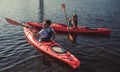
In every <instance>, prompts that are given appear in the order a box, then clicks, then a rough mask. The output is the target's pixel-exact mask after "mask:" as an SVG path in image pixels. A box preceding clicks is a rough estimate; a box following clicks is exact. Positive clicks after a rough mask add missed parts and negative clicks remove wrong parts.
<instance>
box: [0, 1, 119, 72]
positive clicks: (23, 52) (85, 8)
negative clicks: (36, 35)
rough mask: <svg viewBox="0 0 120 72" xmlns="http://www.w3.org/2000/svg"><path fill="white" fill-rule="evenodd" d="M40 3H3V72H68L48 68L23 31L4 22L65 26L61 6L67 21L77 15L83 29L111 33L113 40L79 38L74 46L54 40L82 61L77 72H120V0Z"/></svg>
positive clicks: (0, 35) (0, 34)
mask: <svg viewBox="0 0 120 72" xmlns="http://www.w3.org/2000/svg"><path fill="white" fill-rule="evenodd" d="M40 2H41V1H39V0H0V72H69V70H68V69H66V68H64V66H60V65H59V64H57V63H54V62H52V63H51V64H52V65H51V66H48V65H45V64H44V63H43V62H42V57H41V53H40V52H38V51H37V50H36V49H34V48H33V47H32V46H31V45H30V44H28V42H27V41H26V39H25V37H24V32H23V29H22V27H19V26H13V25H10V24H8V23H7V22H6V21H5V19H4V18H5V17H9V18H12V19H15V20H17V21H18V22H24V21H35V22H41V21H42V20H43V18H49V19H51V20H52V21H53V22H59V23H65V18H64V13H63V12H62V10H61V7H60V5H61V4H62V3H65V4H66V6H67V14H68V17H70V16H71V14H73V13H77V14H78V18H79V24H80V25H82V26H89V27H106V28H110V29H111V30H112V33H111V36H110V37H102V36H83V35H79V36H78V37H77V44H74V45H73V44H71V43H70V42H69V41H68V40H67V39H66V38H56V39H55V40H56V41H57V42H59V43H60V44H61V45H62V46H64V47H65V48H66V49H68V50H69V51H70V52H71V53H72V54H74V55H75V56H76V57H77V58H78V59H79V60H80V61H81V66H79V68H78V72H120V32H119V31H120V1H119V0H44V6H43V7H42V5H40ZM43 10H44V11H43Z"/></svg>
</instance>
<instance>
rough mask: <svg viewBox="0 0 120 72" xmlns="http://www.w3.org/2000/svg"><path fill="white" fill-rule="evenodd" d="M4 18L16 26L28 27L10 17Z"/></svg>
mask: <svg viewBox="0 0 120 72" xmlns="http://www.w3.org/2000/svg"><path fill="white" fill-rule="evenodd" d="M5 19H6V21H7V22H8V23H9V24H12V25H16V26H18V25H19V26H24V27H27V28H30V27H28V26H25V25H23V24H22V23H19V22H17V21H15V20H13V19H10V18H5Z"/></svg>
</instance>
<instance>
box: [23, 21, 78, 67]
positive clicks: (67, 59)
mask: <svg viewBox="0 0 120 72" xmlns="http://www.w3.org/2000/svg"><path fill="white" fill-rule="evenodd" d="M24 25H25V26H30V25H31V26H32V27H34V28H39V29H40V28H41V26H40V24H38V23H36V22H29V23H25V24H24ZM23 29H24V33H25V37H26V39H27V40H28V42H29V43H30V44H31V45H32V46H34V47H35V48H36V49H38V50H39V51H40V52H42V53H43V54H45V55H48V56H50V57H52V58H55V59H57V60H58V61H61V62H63V63H65V64H67V65H69V66H70V67H72V68H73V69H76V68H78V67H79V65H80V61H79V60H78V59H77V58H76V57H75V56H74V55H72V54H71V53H70V52H69V51H67V50H65V49H64V48H63V47H62V46H61V45H60V44H58V43H57V42H55V41H54V40H51V41H47V42H39V41H38V40H36V38H35V37H34V35H33V32H38V30H37V29H36V30H35V29H34V30H32V31H31V30H30V28H27V27H23Z"/></svg>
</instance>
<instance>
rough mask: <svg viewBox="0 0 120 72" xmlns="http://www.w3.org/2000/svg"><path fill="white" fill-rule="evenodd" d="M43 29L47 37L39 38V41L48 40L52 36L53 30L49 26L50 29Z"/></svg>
mask: <svg viewBox="0 0 120 72" xmlns="http://www.w3.org/2000/svg"><path fill="white" fill-rule="evenodd" d="M45 31H46V32H47V37H45V38H41V41H49V40H50V39H51V37H52V34H53V31H52V29H51V28H50V30H45Z"/></svg>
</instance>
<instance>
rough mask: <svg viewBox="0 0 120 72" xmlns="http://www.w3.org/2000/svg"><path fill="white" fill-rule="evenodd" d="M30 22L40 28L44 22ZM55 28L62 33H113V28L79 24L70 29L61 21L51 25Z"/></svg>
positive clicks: (107, 34)
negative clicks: (90, 26)
mask: <svg viewBox="0 0 120 72" xmlns="http://www.w3.org/2000/svg"><path fill="white" fill-rule="evenodd" d="M27 23H28V24H30V25H31V26H34V27H35V28H37V29H39V28H42V24H41V23H37V22H27ZM51 26H52V27H53V28H54V30H55V31H56V32H60V33H68V32H70V33H77V34H88V35H89V34H93V35H106V36H109V35H110V33H111V30H110V29H109V28H89V27H82V26H78V27H77V28H69V31H68V27H67V25H65V24H61V23H53V24H52V25H51Z"/></svg>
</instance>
